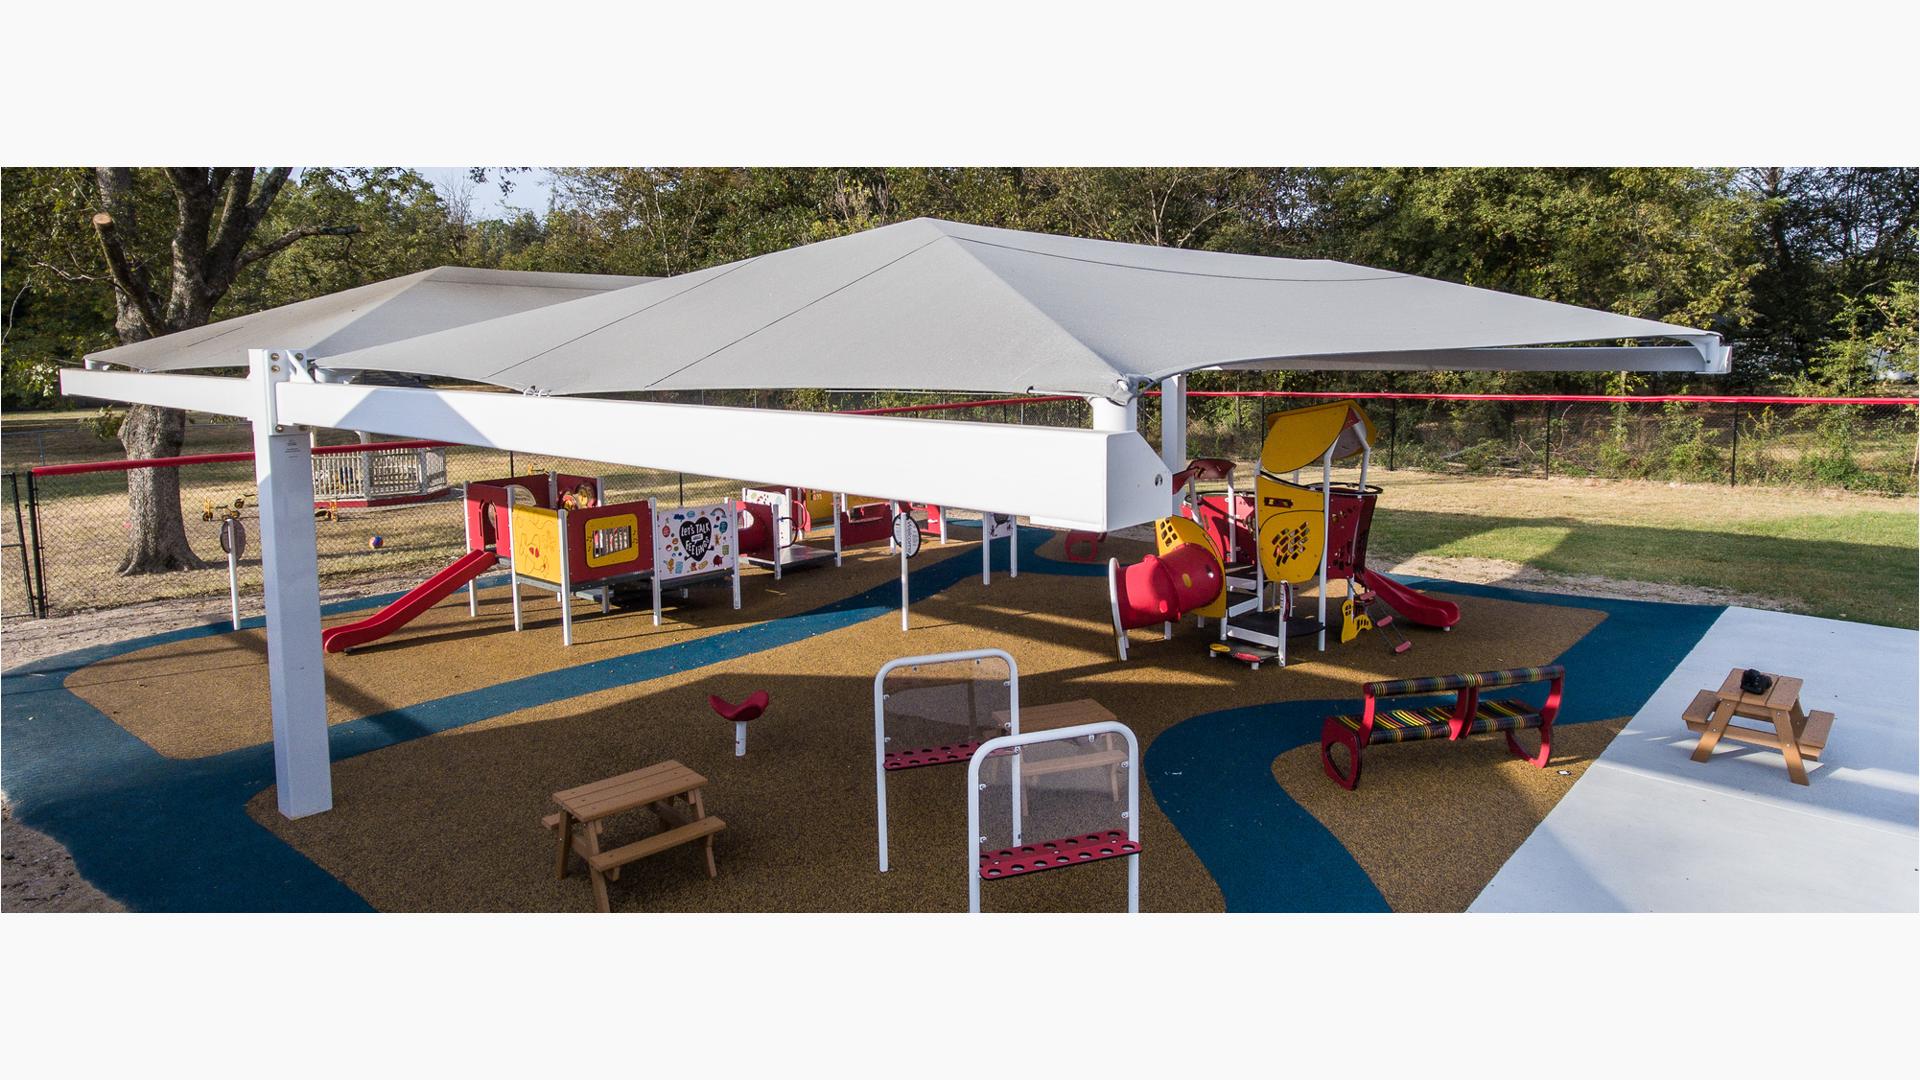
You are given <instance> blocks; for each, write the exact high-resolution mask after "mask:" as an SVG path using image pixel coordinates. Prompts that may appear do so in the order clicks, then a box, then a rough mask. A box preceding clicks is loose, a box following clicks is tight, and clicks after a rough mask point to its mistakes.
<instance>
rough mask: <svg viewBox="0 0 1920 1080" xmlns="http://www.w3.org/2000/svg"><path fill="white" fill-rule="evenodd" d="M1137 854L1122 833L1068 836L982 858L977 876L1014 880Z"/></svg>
mask: <svg viewBox="0 0 1920 1080" xmlns="http://www.w3.org/2000/svg"><path fill="white" fill-rule="evenodd" d="M1138 854H1140V845H1139V844H1138V843H1136V842H1134V841H1132V840H1129V839H1127V833H1126V830H1125V829H1108V830H1107V831H1106V832H1098V833H1087V834H1086V835H1084V836H1069V837H1067V838H1065V839H1063V840H1041V841H1038V842H1037V843H1032V844H1022V845H1020V846H1019V847H1017V848H1004V849H1002V850H1000V851H995V852H992V853H990V854H985V855H982V856H980V876H981V877H983V878H987V879H988V880H993V879H996V878H1006V877H1017V876H1019V875H1021V874H1037V873H1039V872H1040V871H1042V870H1058V869H1059V868H1061V867H1063V866H1078V865H1080V864H1081V863H1090V862H1099V861H1100V860H1101V859H1118V858H1122V857H1125V856H1127V855H1138Z"/></svg>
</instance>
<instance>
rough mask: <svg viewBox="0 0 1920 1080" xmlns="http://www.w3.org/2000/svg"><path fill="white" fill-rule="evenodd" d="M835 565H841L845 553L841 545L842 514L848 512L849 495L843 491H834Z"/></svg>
mask: <svg viewBox="0 0 1920 1080" xmlns="http://www.w3.org/2000/svg"><path fill="white" fill-rule="evenodd" d="M832 504H833V565H834V566H836V567H837V566H840V565H841V562H840V559H841V556H842V555H843V554H844V552H843V551H842V549H841V547H840V515H841V514H844V513H846V512H847V497H846V495H845V494H844V493H842V492H838V491H836V492H834V493H833V499H832Z"/></svg>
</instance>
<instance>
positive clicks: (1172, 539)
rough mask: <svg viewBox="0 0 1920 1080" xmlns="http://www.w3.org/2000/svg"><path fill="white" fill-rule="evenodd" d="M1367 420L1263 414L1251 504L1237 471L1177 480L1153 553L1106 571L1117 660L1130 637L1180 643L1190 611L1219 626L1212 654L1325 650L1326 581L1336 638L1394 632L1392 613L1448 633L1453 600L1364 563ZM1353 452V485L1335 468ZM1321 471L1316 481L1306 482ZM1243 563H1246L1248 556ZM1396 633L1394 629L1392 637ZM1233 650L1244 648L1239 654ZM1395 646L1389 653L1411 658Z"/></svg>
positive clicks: (1269, 656) (1202, 463)
mask: <svg viewBox="0 0 1920 1080" xmlns="http://www.w3.org/2000/svg"><path fill="white" fill-rule="evenodd" d="M1372 446H1373V437H1372V421H1371V420H1370V419H1368V417H1367V414H1366V412H1365V410H1363V409H1361V408H1360V406H1359V405H1358V404H1356V403H1355V402H1353V401H1350V400H1340V401H1334V402H1328V403H1325V404H1321V405H1313V406H1308V407H1306V408H1301V409H1293V410H1289V411H1286V412H1279V413H1274V414H1272V415H1271V416H1269V417H1268V418H1267V437H1266V441H1265V443H1264V444H1263V445H1262V447H1261V452H1260V463H1259V474H1258V476H1257V477H1256V479H1255V485H1254V493H1253V495H1252V496H1251V497H1249V496H1246V495H1244V494H1243V493H1241V492H1239V491H1237V490H1235V488H1234V486H1233V480H1232V476H1233V463H1232V462H1230V461H1226V460H1224V459H1218V458H1202V459H1196V460H1195V461H1193V462H1192V463H1191V464H1189V465H1188V467H1187V468H1186V469H1184V470H1182V471H1181V472H1179V473H1177V474H1175V475H1174V478H1173V480H1174V488H1175V491H1176V493H1178V497H1179V499H1180V506H1179V509H1180V514H1179V515H1178V516H1173V517H1166V518H1162V519H1160V520H1159V521H1157V522H1155V526H1154V538H1155V544H1156V551H1155V553H1154V554H1153V555H1150V556H1148V557H1147V558H1146V559H1144V560H1142V561H1141V562H1139V563H1136V564H1133V565H1132V566H1128V567H1125V568H1122V567H1121V566H1120V564H1119V560H1118V559H1109V560H1108V566H1107V582H1108V599H1109V602H1110V604H1111V607H1112V616H1113V629H1114V636H1115V641H1116V645H1117V647H1118V650H1119V653H1120V658H1121V659H1122V660H1125V659H1126V658H1127V631H1128V630H1131V629H1139V628H1142V627H1147V626H1152V625H1154V624H1156V623H1158V624H1160V625H1161V626H1162V627H1163V628H1164V636H1166V637H1168V638H1171V637H1172V636H1173V624H1174V623H1176V622H1178V621H1180V620H1181V619H1182V618H1184V617H1185V616H1186V615H1189V614H1191V615H1195V616H1197V617H1198V618H1199V619H1200V621H1201V623H1202V625H1204V624H1205V621H1206V619H1208V618H1214V619H1216V620H1218V625H1219V643H1218V645H1216V646H1215V647H1214V649H1213V651H1214V652H1215V653H1226V654H1227V655H1230V656H1233V657H1235V658H1237V659H1241V660H1244V661H1246V662H1248V663H1251V664H1252V665H1253V666H1254V667H1256V668H1257V667H1259V665H1260V664H1261V663H1263V662H1265V661H1267V660H1274V661H1276V662H1277V663H1278V664H1279V665H1280V666H1285V664H1286V662H1287V645H1288V641H1289V640H1290V639H1292V638H1296V637H1305V636H1309V635H1311V636H1314V637H1315V638H1316V639H1317V644H1318V647H1319V648H1320V649H1321V650H1322V651H1324V650H1325V649H1326V644H1327V629H1328V627H1329V625H1330V622H1329V618H1328V604H1329V602H1330V600H1331V599H1332V597H1331V596H1330V594H1331V591H1332V590H1331V588H1330V585H1331V583H1332V582H1334V581H1336V580H1339V581H1342V582H1344V583H1345V587H1344V591H1343V592H1342V593H1341V595H1340V598H1339V600H1338V604H1339V609H1338V616H1339V627H1340V640H1341V641H1342V642H1347V641H1351V640H1353V639H1354V638H1355V637H1357V636H1358V635H1359V634H1360V633H1361V632H1362V631H1365V630H1370V629H1376V628H1384V627H1388V626H1391V625H1393V621H1394V619H1395V616H1396V614H1397V615H1398V616H1400V617H1404V618H1406V619H1407V620H1408V621H1410V622H1414V623H1416V624H1419V625H1422V626H1430V627H1436V628H1439V629H1443V630H1444V629H1450V628H1451V627H1452V626H1453V625H1454V624H1455V623H1457V622H1458V621H1459V618H1460V611H1459V608H1458V607H1457V606H1455V605H1454V604H1451V603H1448V602H1447V601H1444V600H1439V599H1437V598H1434V597H1430V596H1427V595H1425V594H1423V593H1420V592H1417V591H1415V590H1412V589H1409V588H1406V587H1405V586H1403V585H1401V584H1400V583H1399V582H1397V581H1394V580H1393V579H1392V578H1390V577H1387V576H1386V575H1385V574H1381V573H1377V572H1375V571H1372V570H1369V569H1368V568H1367V565H1366V557H1367V540H1368V534H1369V531H1370V529H1371V526H1372V522H1373V510H1374V505H1375V503H1376V502H1377V501H1378V499H1379V495H1380V489H1379V488H1378V487H1376V486H1373V485H1370V484H1368V483H1367V478H1368V470H1369V468H1370V466H1371V463H1372ZM1355 456H1358V457H1359V458H1360V477H1359V481H1358V483H1335V482H1334V480H1333V464H1334V462H1336V461H1344V460H1347V459H1350V458H1353V457H1355ZM1316 461H1317V462H1318V463H1319V465H1320V480H1319V482H1318V483H1307V484H1303V483H1301V482H1300V474H1301V472H1302V470H1304V469H1306V468H1308V467H1310V466H1311V465H1313V464H1314V463H1315V462H1316ZM1201 479H1224V480H1225V481H1226V492H1225V494H1224V495H1201V494H1199V493H1198V482H1199V481H1200V480H1201ZM1243 555H1244V556H1245V559H1244V561H1242V556H1243ZM1307 586H1315V590H1314V591H1315V593H1316V599H1315V605H1316V607H1315V611H1314V614H1312V615H1311V616H1305V615H1299V614H1297V613H1296V608H1297V605H1298V600H1299V597H1300V594H1301V592H1302V591H1303V590H1304V589H1305V588H1306V587H1307ZM1395 633H1396V634H1397V633H1398V631H1397V629H1396V630H1395ZM1232 642H1240V643H1243V644H1242V645H1239V646H1236V645H1233V644H1231V643H1232ZM1405 648H1406V643H1405V639H1404V638H1400V639H1399V640H1398V641H1397V642H1396V643H1395V645H1394V646H1393V651H1395V652H1402V651H1405Z"/></svg>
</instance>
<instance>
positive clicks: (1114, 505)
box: [61, 365, 1171, 532]
mask: <svg viewBox="0 0 1920 1080" xmlns="http://www.w3.org/2000/svg"><path fill="white" fill-rule="evenodd" d="M291 374H292V381H288V382H279V383H276V384H274V386H275V389H276V391H277V393H276V396H275V401H276V403H277V407H278V410H279V422H280V423H282V424H306V425H310V426H314V427H331V428H342V429H347V430H360V431H378V432H381V433H383V434H387V435H392V436H397V437H403V438H416V439H443V440H445V441H447V442H453V443H461V444H465V445H471V446H488V447H494V448H497V449H502V450H514V451H518V452H521V453H535V454H552V455H555V456H557V457H572V458H580V459H583V460H587V461H604V462H608V463H611V464H618V465H632V466H637V467H640V468H650V469H664V470H673V471H680V472H689V473H697V474H699V475H702V476H719V477H729V478H733V479H739V480H748V481H755V482H775V483H783V484H797V485H800V486H802V487H810V488H815V489H817V490H822V491H854V492H859V493H860V494H862V495H869V496H872V497H874V498H880V499H898V500H902V501H907V500H910V501H914V502H928V503H933V504H935V505H939V506H971V507H983V508H988V509H992V510H994V511H997V512H999V513H1005V514H1015V515H1019V516H1023V517H1028V518H1031V519H1032V520H1033V521H1034V522H1036V523H1038V524H1041V525H1047V526H1055V527H1060V528H1071V529H1086V530H1089V531H1093V532H1108V531H1111V530H1113V529H1118V528H1124V527H1125V526H1128V525H1138V524H1140V523H1142V522H1147V521H1152V520H1154V519H1155V518H1158V517H1161V516H1163V515H1164V514H1165V513H1166V507H1167V501H1168V499H1169V498H1170V495H1169V492H1170V490H1171V485H1170V480H1171V476H1170V474H1169V472H1168V470H1167V469H1166V467H1165V466H1164V465H1163V464H1162V463H1161V461H1160V459H1159V458H1158V456H1156V455H1155V454H1154V452H1153V448H1152V447H1150V446H1148V445H1147V443H1146V440H1144V439H1142V438H1141V437H1140V435H1139V434H1138V433H1137V432H1135V431H1134V430H1132V425H1127V427H1126V428H1124V429H1121V430H1106V431H1100V430H1095V431H1087V430H1080V429H1071V428H1050V427H1037V426H1035V427H1026V426H1016V425H1012V424H981V423H973V422H969V421H954V420H916V419H907V418H903V417H897V416H849V415H844V414H837V413H807V412H788V411H784V410H776V409H731V408H719V407H714V406H705V405H670V404H664V403H660V402H650V401H614V400H608V399H603V398H573V397H529V396H526V395H522V394H510V393H495V392H480V391H470V390H417V389H409V388H403V387H389V386H354V385H348V384H337V383H317V382H311V381H305V380H304V379H303V378H302V376H301V373H300V371H299V370H298V366H297V365H296V367H295V370H294V371H293V372H291ZM251 385H252V380H241V379H231V378H220V377H214V376H205V375H198V376H196V375H158V374H148V373H144V372H119V371H84V370H80V369H68V370H66V371H64V372H62V377H61V386H62V389H63V390H64V391H65V392H66V393H68V394H71V395H76V396H84V397H95V398H105V399H110V400H116V401H138V402H146V403H148V404H155V405H168V406H172V407H176V408H185V409H194V410H198V411H205V412H221V413H226V414H228V415H235V416H252V415H254V413H255V411H256V410H257V407H258V406H257V402H258V401H259V397H258V391H257V390H256V391H249V389H248V388H249V386H251ZM249 394H251V395H252V396H249ZM1096 411H1097V410H1096ZM1129 411H1130V410H1123V409H1121V408H1119V407H1114V409H1113V413H1112V415H1110V416H1108V417H1106V418H1107V419H1109V420H1110V421H1122V422H1123V418H1124V417H1125V416H1127V415H1128V412H1129Z"/></svg>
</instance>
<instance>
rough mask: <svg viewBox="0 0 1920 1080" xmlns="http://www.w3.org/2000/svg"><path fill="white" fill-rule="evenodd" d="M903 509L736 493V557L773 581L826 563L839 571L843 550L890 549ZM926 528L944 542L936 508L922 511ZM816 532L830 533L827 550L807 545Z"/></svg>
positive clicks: (767, 491)
mask: <svg viewBox="0 0 1920 1080" xmlns="http://www.w3.org/2000/svg"><path fill="white" fill-rule="evenodd" d="M905 505H906V504H902V503H897V502H893V501H890V500H887V499H872V498H868V497H866V496H864V495H843V494H840V493H838V492H832V491H809V490H808V489H806V488H799V487H790V486H779V485H765V486H758V487H748V488H742V489H741V491H740V508H741V512H742V515H743V517H742V521H741V526H740V555H741V557H742V558H744V559H745V560H747V562H749V563H751V564H753V565H755V566H763V567H766V568H767V569H769V570H772V571H773V576H774V577H775V578H778V577H780V576H781V575H782V574H783V573H784V572H785V571H787V570H797V569H800V568H801V567H806V566H817V565H820V564H822V563H825V562H827V561H828V560H832V562H833V564H834V565H835V566H839V565H840V564H841V560H842V557H843V556H844V554H845V553H846V550H847V549H848V548H852V547H859V546H860V545H862V544H873V543H879V542H882V541H885V542H886V543H887V545H888V546H889V547H891V546H892V544H893V518H894V515H895V514H896V513H898V512H899V511H900V509H902V508H903V507H904V506H905ZM927 524H928V527H929V528H934V527H937V528H939V529H940V530H941V534H940V539H941V540H942V542H944V541H945V540H946V532H945V524H944V522H943V521H942V520H941V516H940V512H939V508H938V507H928V508H927ZM821 527H826V528H828V529H829V530H830V533H829V537H830V539H831V546H830V547H814V546H812V545H811V544H809V543H808V539H809V537H811V536H812V534H813V532H814V531H815V530H816V529H817V528H821ZM829 537H822V538H819V539H828V538H829Z"/></svg>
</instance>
